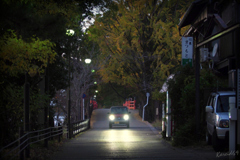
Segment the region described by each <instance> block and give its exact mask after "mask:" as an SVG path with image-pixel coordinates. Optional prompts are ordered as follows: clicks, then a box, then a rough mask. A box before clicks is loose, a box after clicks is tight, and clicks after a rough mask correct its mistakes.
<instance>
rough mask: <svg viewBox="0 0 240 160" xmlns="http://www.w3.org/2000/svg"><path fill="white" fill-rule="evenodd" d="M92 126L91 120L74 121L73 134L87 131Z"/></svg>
mask: <svg viewBox="0 0 240 160" xmlns="http://www.w3.org/2000/svg"><path fill="white" fill-rule="evenodd" d="M89 128H90V120H89V119H86V120H83V121H78V122H74V123H72V135H73V136H75V135H77V134H78V133H80V132H82V131H85V130H87V129H89Z"/></svg>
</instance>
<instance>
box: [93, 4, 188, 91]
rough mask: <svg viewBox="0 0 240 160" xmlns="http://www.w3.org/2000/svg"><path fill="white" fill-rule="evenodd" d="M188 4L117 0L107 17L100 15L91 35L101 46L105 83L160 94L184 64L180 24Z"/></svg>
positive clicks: (102, 71)
mask: <svg viewBox="0 0 240 160" xmlns="http://www.w3.org/2000/svg"><path fill="white" fill-rule="evenodd" d="M187 3H188V1H185V0H180V1H179V0H170V1H169V0H164V1H160V0H148V1H147V0H146V1H135V0H128V1H124V0H117V1H113V3H112V7H111V9H110V10H109V11H107V12H105V13H104V14H103V16H100V15H97V16H96V20H95V23H94V26H93V27H92V28H90V31H89V33H90V35H91V37H92V38H95V39H96V41H97V42H98V44H99V45H100V47H101V60H100V67H101V69H100V71H99V73H100V74H101V75H102V77H103V80H104V81H105V82H108V81H112V82H116V83H118V84H127V85H130V86H134V87H136V88H138V89H139V91H144V92H152V91H154V89H155V88H157V90H158V91H159V90H160V87H161V86H162V84H163V82H164V81H165V80H166V78H167V77H168V76H169V74H170V72H171V71H172V70H173V69H174V67H175V66H177V65H179V64H180V60H181V59H180V53H181V47H180V41H179V40H180V37H179V33H178V28H177V24H178V22H179V19H180V15H182V14H183V13H184V11H185V8H184V6H187Z"/></svg>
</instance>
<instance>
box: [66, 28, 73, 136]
mask: <svg viewBox="0 0 240 160" xmlns="http://www.w3.org/2000/svg"><path fill="white" fill-rule="evenodd" d="M66 35H68V36H73V35H74V30H72V29H67V32H66ZM70 58H71V56H70V53H69V57H68V63H69V66H68V78H69V80H68V83H69V84H68V85H69V89H68V138H69V139H71V137H72V135H71V95H70V93H71V92H70V91H71V90H70V84H71V80H70Z"/></svg>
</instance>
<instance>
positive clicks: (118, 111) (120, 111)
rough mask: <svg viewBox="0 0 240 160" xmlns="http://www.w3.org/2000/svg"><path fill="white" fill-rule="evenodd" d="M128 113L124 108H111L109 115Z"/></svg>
mask: <svg viewBox="0 0 240 160" xmlns="http://www.w3.org/2000/svg"><path fill="white" fill-rule="evenodd" d="M127 112H128V109H127V108H124V107H119V108H118V107H114V108H111V113H127Z"/></svg>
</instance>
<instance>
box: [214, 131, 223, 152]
mask: <svg viewBox="0 0 240 160" xmlns="http://www.w3.org/2000/svg"><path fill="white" fill-rule="evenodd" d="M212 145H213V149H214V150H215V151H216V152H221V151H223V150H224V146H223V141H222V140H221V139H219V138H218V137H217V131H216V129H215V130H214V131H213V135H212Z"/></svg>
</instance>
